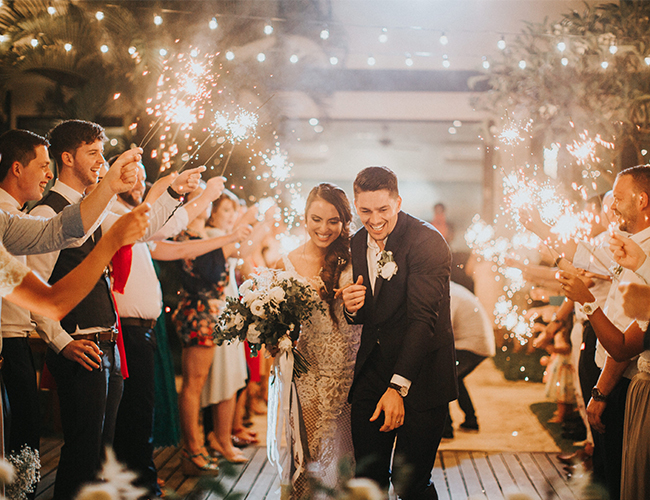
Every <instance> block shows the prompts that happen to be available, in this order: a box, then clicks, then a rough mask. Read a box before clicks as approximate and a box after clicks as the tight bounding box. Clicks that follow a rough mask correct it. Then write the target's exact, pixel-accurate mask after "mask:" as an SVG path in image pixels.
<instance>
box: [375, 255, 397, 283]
mask: <svg viewBox="0 0 650 500" xmlns="http://www.w3.org/2000/svg"><path fill="white" fill-rule="evenodd" d="M377 273H378V274H379V276H381V277H382V278H384V279H385V280H386V281H390V279H391V278H392V277H393V276H395V275H396V274H397V264H396V263H395V259H394V258H393V252H391V251H388V252H387V251H386V250H383V251H382V252H381V255H380V256H379V262H377Z"/></svg>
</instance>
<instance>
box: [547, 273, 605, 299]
mask: <svg viewBox="0 0 650 500" xmlns="http://www.w3.org/2000/svg"><path fill="white" fill-rule="evenodd" d="M555 277H556V279H557V280H558V281H559V282H560V286H561V287H562V291H563V292H564V295H565V296H566V297H567V298H569V299H571V300H573V301H575V302H578V303H580V304H585V303H587V302H593V301H594V300H596V298H595V297H594V296H593V294H592V293H591V292H590V291H589V288H588V284H587V283H588V282H590V281H591V280H590V279H589V278H587V277H583V276H581V275H580V274H574V273H570V272H568V271H558V272H557V274H556V275H555Z"/></svg>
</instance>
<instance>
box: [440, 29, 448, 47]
mask: <svg viewBox="0 0 650 500" xmlns="http://www.w3.org/2000/svg"><path fill="white" fill-rule="evenodd" d="M448 43H449V38H447V35H445V34H444V32H443V34H442V35H440V44H441V45H447V44H448Z"/></svg>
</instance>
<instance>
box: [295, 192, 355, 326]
mask: <svg viewBox="0 0 650 500" xmlns="http://www.w3.org/2000/svg"><path fill="white" fill-rule="evenodd" d="M318 199H320V200H323V201H326V202H327V203H330V204H332V205H334V208H336V211H337V212H338V214H339V218H340V219H341V222H342V228H341V234H340V235H339V237H338V238H337V239H336V240H334V241H333V242H332V243H331V244H330V246H329V247H327V253H326V254H325V264H324V265H323V270H322V271H321V275H320V277H321V279H322V280H323V283H324V284H325V289H324V290H321V296H322V297H323V299H324V300H325V301H326V302H327V303H328V304H329V309H330V316H332V321H334V323H335V324H338V321H337V319H336V314H335V312H336V311H335V309H334V289H335V288H338V282H339V278H340V277H341V271H343V269H344V268H345V266H346V265H347V263H348V262H350V221H351V220H352V209H351V208H350V201H349V200H348V197H347V195H346V194H345V191H343V190H342V189H341V188H340V187H338V186H335V185H334V184H329V183H327V182H323V183H321V184H319V185H318V186H316V187H315V188H314V189H312V190H311V192H310V193H309V196H308V197H307V203H306V204H305V216H307V213H308V212H309V207H310V206H311V204H312V203H313V202H314V201H316V200H318Z"/></svg>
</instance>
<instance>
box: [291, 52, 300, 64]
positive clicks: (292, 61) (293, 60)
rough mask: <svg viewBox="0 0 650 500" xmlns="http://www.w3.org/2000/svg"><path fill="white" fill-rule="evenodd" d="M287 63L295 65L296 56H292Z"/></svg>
mask: <svg viewBox="0 0 650 500" xmlns="http://www.w3.org/2000/svg"><path fill="white" fill-rule="evenodd" d="M289 62H290V63H291V64H296V63H297V62H298V56H297V55H296V54H292V55H291V57H290V58H289Z"/></svg>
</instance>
